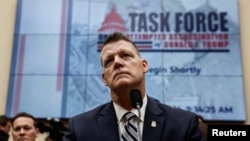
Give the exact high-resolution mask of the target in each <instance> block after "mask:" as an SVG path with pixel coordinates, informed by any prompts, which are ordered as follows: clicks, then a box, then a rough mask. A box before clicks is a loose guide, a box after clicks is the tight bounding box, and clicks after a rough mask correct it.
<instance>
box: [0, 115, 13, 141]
mask: <svg viewBox="0 0 250 141" xmlns="http://www.w3.org/2000/svg"><path fill="white" fill-rule="evenodd" d="M10 128H11V119H10V118H9V117H7V116H6V115H1V116H0V141H8V140H9V132H10Z"/></svg>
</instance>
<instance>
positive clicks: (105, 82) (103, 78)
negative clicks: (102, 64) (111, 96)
mask: <svg viewBox="0 0 250 141" xmlns="http://www.w3.org/2000/svg"><path fill="white" fill-rule="evenodd" d="M102 82H103V84H104V85H105V86H108V83H107V81H106V78H105V76H104V74H103V73H102Z"/></svg>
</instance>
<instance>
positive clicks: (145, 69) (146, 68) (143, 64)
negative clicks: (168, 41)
mask: <svg viewBox="0 0 250 141" xmlns="http://www.w3.org/2000/svg"><path fill="white" fill-rule="evenodd" d="M142 67H143V72H144V73H146V72H148V61H147V60H145V59H142Z"/></svg>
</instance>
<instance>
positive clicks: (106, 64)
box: [104, 59, 112, 67]
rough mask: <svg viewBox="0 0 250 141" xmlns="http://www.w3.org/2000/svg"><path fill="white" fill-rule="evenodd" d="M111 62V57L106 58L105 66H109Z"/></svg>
mask: <svg viewBox="0 0 250 141" xmlns="http://www.w3.org/2000/svg"><path fill="white" fill-rule="evenodd" d="M111 62H112V60H111V59H108V60H106V61H105V63H104V66H105V67H106V66H108V65H109V64H110V63H111Z"/></svg>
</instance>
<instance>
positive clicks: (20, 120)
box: [12, 112, 39, 141]
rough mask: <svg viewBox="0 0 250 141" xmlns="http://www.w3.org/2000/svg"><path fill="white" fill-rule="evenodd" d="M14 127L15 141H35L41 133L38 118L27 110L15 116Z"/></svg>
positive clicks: (13, 135)
mask: <svg viewBox="0 0 250 141" xmlns="http://www.w3.org/2000/svg"><path fill="white" fill-rule="evenodd" d="M12 128H13V131H12V137H13V141H35V140H36V138H37V137H38V135H39V128H38V126H37V122H36V119H35V118H34V116H32V115H31V114H29V113H26V112H21V113H18V114H16V115H15V116H14V117H13V121H12Z"/></svg>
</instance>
